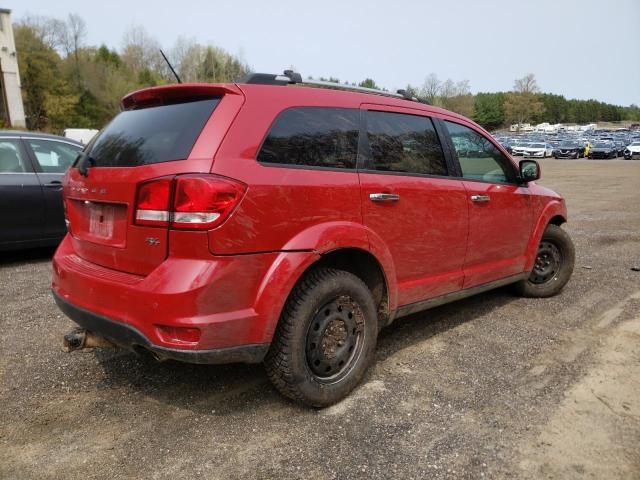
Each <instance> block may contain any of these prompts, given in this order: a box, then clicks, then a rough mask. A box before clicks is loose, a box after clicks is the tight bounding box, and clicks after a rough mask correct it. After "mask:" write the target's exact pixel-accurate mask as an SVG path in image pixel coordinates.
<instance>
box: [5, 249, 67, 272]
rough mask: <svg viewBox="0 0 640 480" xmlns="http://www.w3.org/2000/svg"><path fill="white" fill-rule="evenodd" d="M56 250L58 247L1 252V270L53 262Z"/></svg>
mask: <svg viewBox="0 0 640 480" xmlns="http://www.w3.org/2000/svg"><path fill="white" fill-rule="evenodd" d="M56 248H57V247H41V248H29V249H26V250H10V251H7V252H0V268H2V267H10V266H15V265H18V264H29V263H35V262H41V261H51V259H52V258H53V254H54V253H55V251H56Z"/></svg>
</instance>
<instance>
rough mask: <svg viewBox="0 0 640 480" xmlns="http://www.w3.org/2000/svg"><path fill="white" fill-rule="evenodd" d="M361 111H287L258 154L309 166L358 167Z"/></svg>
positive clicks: (260, 158) (261, 157) (265, 159)
mask: <svg viewBox="0 0 640 480" xmlns="http://www.w3.org/2000/svg"><path fill="white" fill-rule="evenodd" d="M359 123H360V112H359V110H356V109H348V108H324V107H299V108H290V109H288V110H285V111H284V112H282V113H281V114H280V115H278V118H276V121H275V122H274V123H273V125H272V126H271V129H270V130H269V134H268V135H267V138H266V139H265V141H264V143H263V144H262V148H261V149H260V152H259V153H258V161H259V162H262V163H278V164H284V165H298V166H307V167H325V168H347V169H353V168H355V166H356V157H357V155H358V133H359V128H360V127H359Z"/></svg>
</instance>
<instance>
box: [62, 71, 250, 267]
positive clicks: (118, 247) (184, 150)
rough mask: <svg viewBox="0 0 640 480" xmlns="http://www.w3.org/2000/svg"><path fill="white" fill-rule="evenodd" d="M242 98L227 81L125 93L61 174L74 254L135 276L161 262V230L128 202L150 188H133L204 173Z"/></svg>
mask: <svg viewBox="0 0 640 480" xmlns="http://www.w3.org/2000/svg"><path fill="white" fill-rule="evenodd" d="M242 98H243V97H242V94H241V92H240V90H239V89H237V87H235V85H200V84H197V85H178V86H176V85H172V86H165V87H157V88H152V89H147V90H141V91H139V92H135V93H133V94H131V95H129V96H127V97H125V98H124V99H123V102H122V103H123V107H124V111H122V112H121V113H120V114H118V115H117V116H116V117H115V118H114V119H113V120H112V121H111V123H109V124H108V125H107V126H106V127H105V128H104V129H103V130H102V132H100V133H99V134H98V135H97V136H96V138H95V139H94V140H93V141H92V142H91V143H90V144H89V145H87V147H86V149H85V151H84V152H83V153H82V154H81V156H80V157H79V158H78V159H77V160H76V162H75V164H74V166H73V167H72V168H70V169H69V172H68V173H67V176H66V177H65V182H64V197H65V207H66V212H67V219H68V221H69V231H70V233H71V237H72V241H73V243H74V250H75V252H76V254H77V255H78V256H80V257H81V258H83V259H85V260H87V261H89V262H92V263H95V264H98V265H102V266H104V267H107V268H112V269H115V270H120V271H125V272H129V273H133V274H138V275H146V274H148V273H149V272H151V271H152V270H153V269H154V268H155V267H157V266H158V265H159V264H160V263H162V261H163V260H164V259H165V258H166V257H167V252H168V241H169V228H168V227H167V224H166V222H164V224H163V222H157V221H153V219H154V217H149V218H151V219H152V221H148V220H140V218H136V210H137V209H139V205H138V206H137V205H136V202H138V203H140V201H141V197H142V196H144V195H146V199H143V201H148V202H151V203H150V204H152V203H153V198H152V197H153V195H155V193H154V192H155V190H154V191H151V190H150V191H149V192H146V191H144V192H142V193H141V191H142V190H144V187H142V188H141V186H144V185H145V184H148V183H149V181H150V180H152V181H153V180H154V179H158V178H160V177H162V178H164V179H168V180H171V179H173V178H174V177H175V176H176V175H181V174H185V173H207V172H209V171H210V170H211V165H212V161H213V157H214V155H215V152H216V150H217V147H218V146H219V143H220V142H221V140H222V138H223V136H224V134H225V133H226V131H227V129H228V128H229V126H230V124H231V122H232V120H233V118H234V117H235V114H236V113H237V111H238V109H239V107H240V105H241V104H242ZM156 183H158V182H156ZM161 183H162V182H160V183H158V184H159V185H160V186H161ZM156 190H157V189H156ZM150 196H151V198H149V197H150ZM145 214H146V215H147V217H148V216H149V215H154V214H155V213H154V211H152V210H146V211H145ZM138 215H139V214H138ZM156 215H161V212H160V213H157V214H156ZM147 217H145V218H147ZM158 218H159V217H158Z"/></svg>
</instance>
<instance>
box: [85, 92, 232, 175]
mask: <svg viewBox="0 0 640 480" xmlns="http://www.w3.org/2000/svg"><path fill="white" fill-rule="evenodd" d="M219 102H220V99H219V98H211V99H207V100H199V101H196V102H187V103H177V104H172V105H162V106H159V107H149V108H143V109H140V110H127V111H125V112H121V113H120V114H118V115H117V116H116V117H115V118H114V119H113V120H112V121H111V123H109V125H107V126H106V127H105V129H104V130H103V131H102V132H100V134H99V135H98V136H97V137H96V138H95V140H94V141H93V142H92V143H91V144H90V145H89V147H88V148H89V150H88V153H89V155H90V156H91V158H92V159H93V160H94V163H93V165H94V166H97V167H136V166H139V165H149V164H152V163H159V162H169V161H172V160H184V159H186V158H187V157H188V156H189V153H190V152H191V149H192V148H193V144H194V143H195V141H196V139H197V138H198V135H199V134H200V132H201V131H202V129H203V128H204V125H205V123H206V122H207V120H208V119H209V117H210V116H211V113H212V112H213V110H214V109H215V108H216V106H217V105H218V103H219Z"/></svg>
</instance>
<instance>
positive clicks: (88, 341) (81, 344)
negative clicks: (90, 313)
mask: <svg viewBox="0 0 640 480" xmlns="http://www.w3.org/2000/svg"><path fill="white" fill-rule="evenodd" d="M96 347H100V348H116V346H115V345H114V344H113V343H111V342H110V341H109V340H107V339H106V338H104V337H100V336H99V335H95V334H94V333H92V332H89V331H88V330H85V329H84V328H75V329H73V330H71V331H70V332H69V333H67V334H66V335H65V336H64V339H63V344H62V351H64V352H67V353H69V352H73V351H75V350H88V349H91V348H96Z"/></svg>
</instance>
